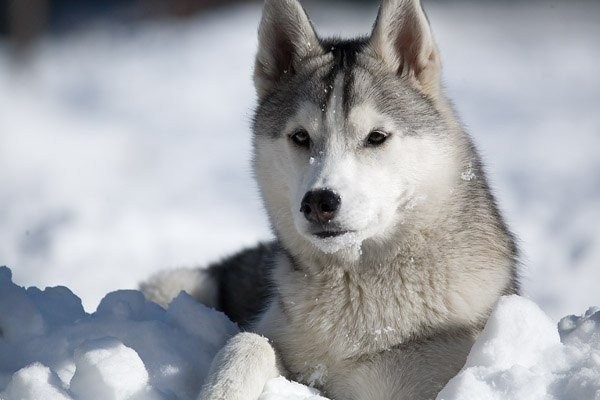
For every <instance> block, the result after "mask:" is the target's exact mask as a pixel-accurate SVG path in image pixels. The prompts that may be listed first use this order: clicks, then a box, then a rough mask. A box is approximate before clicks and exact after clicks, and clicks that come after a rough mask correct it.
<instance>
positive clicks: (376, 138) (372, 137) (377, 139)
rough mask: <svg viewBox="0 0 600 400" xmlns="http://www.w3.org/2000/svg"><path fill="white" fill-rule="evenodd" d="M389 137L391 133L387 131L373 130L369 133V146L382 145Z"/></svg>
mask: <svg viewBox="0 0 600 400" xmlns="http://www.w3.org/2000/svg"><path fill="white" fill-rule="evenodd" d="M388 137H389V135H388V134H387V133H385V132H382V131H380V130H374V131H373V132H371V133H369V136H368V137H367V146H369V147H377V146H381V145H382V144H383V143H385V141H386V140H387V139H388Z"/></svg>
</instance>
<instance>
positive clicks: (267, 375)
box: [198, 332, 280, 400]
mask: <svg viewBox="0 0 600 400" xmlns="http://www.w3.org/2000/svg"><path fill="white" fill-rule="evenodd" d="M277 365H278V363H277V356H276V354H275V350H274V349H273V347H271V345H270V344H269V341H268V340H267V339H266V338H264V337H262V336H260V335H257V334H254V333H248V332H243V333H239V334H237V335H236V336H234V337H233V338H231V339H230V340H229V342H227V344H226V345H225V347H223V348H222V349H221V350H220V351H219V353H217V355H216V357H215V359H214V360H213V362H212V365H211V367H210V373H209V377H208V380H207V382H206V384H205V385H204V388H203V389H202V391H201V392H200V395H199V397H198V400H255V399H258V397H259V396H260V394H261V393H262V391H263V388H264V386H265V383H266V382H267V381H268V380H269V379H271V378H274V377H277V376H279V375H280V371H279V368H278V366H277Z"/></svg>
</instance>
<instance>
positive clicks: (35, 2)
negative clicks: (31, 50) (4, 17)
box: [7, 0, 48, 53]
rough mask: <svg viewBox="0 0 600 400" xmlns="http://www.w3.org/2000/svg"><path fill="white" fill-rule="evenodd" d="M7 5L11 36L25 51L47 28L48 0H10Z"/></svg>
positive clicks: (16, 46) (20, 48)
mask: <svg viewBox="0 0 600 400" xmlns="http://www.w3.org/2000/svg"><path fill="white" fill-rule="evenodd" d="M7 6H8V12H7V14H8V34H9V38H10V40H11V42H12V43H13V45H14V47H15V50H16V51H17V52H18V53H23V52H25V51H26V50H27V48H28V47H29V45H30V44H31V43H32V42H33V41H34V40H35V39H36V38H37V37H38V36H39V35H40V34H41V33H42V32H43V31H44V29H45V28H46V23H47V18H48V0H8V4H7Z"/></svg>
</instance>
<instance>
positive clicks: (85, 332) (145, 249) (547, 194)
mask: <svg viewBox="0 0 600 400" xmlns="http://www.w3.org/2000/svg"><path fill="white" fill-rule="evenodd" d="M426 6H427V10H428V12H429V17H430V20H431V23H432V26H433V29H434V34H435V37H436V40H437V43H438V45H439V47H440V50H441V53H442V61H443V65H444V81H445V84H446V87H447V91H448V93H449V95H450V97H451V98H452V99H453V100H454V103H455V105H456V107H457V109H458V111H459V114H460V115H461V116H462V118H463V120H464V121H465V123H466V125H467V127H468V129H469V131H470V133H471V134H472V135H473V136H474V138H475V141H476V142H477V144H478V146H479V148H480V150H481V152H482V155H483V158H484V160H485V162H486V165H487V170H488V173H489V176H490V178H491V183H492V186H493V187H494V189H495V193H496V194H497V198H498V202H499V204H500V207H501V208H502V209H503V211H504V214H505V215H506V216H507V219H508V222H509V226H510V227H511V228H512V230H513V231H514V232H515V233H516V235H517V237H518V238H519V240H520V244H521V248H522V250H523V253H524V257H523V261H524V265H525V270H524V276H523V288H524V293H525V295H526V296H527V297H528V298H530V299H532V300H533V301H534V302H535V303H536V304H537V305H539V307H540V308H541V310H540V309H539V308H538V307H537V306H535V305H534V304H532V303H531V302H529V301H527V300H525V299H523V298H508V299H504V300H503V301H502V302H501V305H500V307H499V308H498V309H497V310H496V311H495V313H494V316H493V317H492V319H491V320H490V322H489V324H488V326H487V327H486V331H485V332H484V334H483V335H482V337H481V338H480V340H479V341H478V342H477V345H476V347H475V348H474V350H473V352H472V354H471V356H470V357H469V361H468V363H467V365H466V366H465V369H464V370H463V371H462V372H461V374H459V375H458V376H457V377H456V378H455V379H454V380H453V381H452V382H451V383H450V384H449V385H448V387H447V388H446V389H445V390H444V392H443V393H442V394H443V395H444V396H446V397H444V398H445V399H446V400H450V399H470V398H473V399H475V398H477V399H482V398H486V399H495V398H502V399H512V398H515V399H516V398H519V399H524V398H527V399H536V398H539V399H541V398H544V399H561V400H563V399H564V400H566V399H572V398H576V399H596V400H597V399H600V395H598V390H599V388H598V383H597V382H600V377H599V376H598V370H599V366H598V362H599V361H598V360H599V358H600V356H599V353H598V352H599V346H600V345H599V341H600V338H599V337H600V331H599V329H598V320H599V319H600V317H599V314H598V310H597V309H590V311H589V312H588V313H587V314H586V315H584V316H581V317H568V318H566V319H562V320H561V321H560V323H559V327H560V329H559V331H558V333H557V330H556V328H555V325H554V322H555V321H558V320H559V319H560V318H561V317H562V316H564V315H568V314H577V313H581V312H582V311H583V310H585V309H586V308H588V307H589V306H590V305H598V303H599V302H600V301H599V300H598V295H597V282H598V280H599V279H600V268H598V266H599V265H600V224H598V223H597V221H600V206H599V204H600V134H599V132H600V113H598V105H599V104H600V75H599V74H598V73H597V71H596V69H597V65H598V64H599V63H600V46H598V39H597V38H598V37H600V24H598V23H597V19H598V18H597V16H598V15H600V3H598V2H594V1H577V2H555V1H531V2H522V3H520V2H456V3H455V2H450V3H445V2H431V3H428V4H427V5H426ZM307 7H308V9H309V12H310V14H311V17H312V19H313V21H314V22H315V25H316V26H317V28H318V29H319V31H320V32H324V33H328V34H331V33H341V34H342V35H351V34H352V35H353V34H356V33H357V32H358V33H366V32H368V30H369V28H370V26H371V23H372V20H373V19H374V16H375V4H373V5H371V6H369V7H367V8H364V7H366V6H361V5H358V4H347V5H344V7H343V8H340V7H339V5H335V4H334V5H326V4H320V3H316V2H314V3H308V4H307ZM259 15H260V10H259V6H258V5H257V4H250V5H247V6H236V7H234V8H230V9H228V8H222V9H221V10H220V11H218V12H214V13H210V14H206V15H202V16H199V17H196V18H190V19H189V20H187V21H186V22H177V23H175V22H173V21H162V22H145V23H139V24H134V25H127V26H125V25H114V24H113V23H109V24H108V25H107V23H98V24H92V25H90V26H88V27H87V28H86V29H85V30H81V31H79V32H75V33H71V34H65V35H63V36H56V37H48V38H45V39H44V40H43V41H42V42H40V43H39V44H38V45H37V46H36V47H35V48H34V49H33V51H32V53H31V54H30V55H29V60H28V62H27V63H22V64H19V63H15V62H14V60H12V59H11V58H10V55H9V51H8V45H7V44H6V43H3V42H2V41H0V189H1V190H0V265H4V264H6V265H9V266H11V267H12V272H13V273H14V276H15V281H16V282H19V284H22V285H25V286H32V287H29V288H28V289H23V288H21V287H18V286H16V285H13V284H11V283H10V281H11V279H10V276H9V275H10V274H9V272H8V270H7V269H2V270H0V393H1V395H0V399H2V400H12V399H38V398H39V399H49V398H51V399H79V398H82V399H83V398H86V396H88V398H89V396H90V395H91V393H92V392H93V391H94V392H95V391H97V392H101V393H103V398H123V397H128V396H129V395H130V394H132V393H133V395H132V396H133V397H134V398H135V397H136V396H141V398H145V399H154V398H161V399H190V398H194V395H195V393H197V391H198V390H199V387H200V385H201V382H202V381H203V379H204V377H205V374H206V372H207V366H208V364H209V362H210V360H211V359H212V357H213V355H214V354H215V353H216V351H217V350H218V348H220V347H221V346H222V345H223V343H225V340H226V339H227V338H228V337H230V336H231V335H233V334H234V333H235V332H237V328H236V327H235V326H234V325H233V324H232V323H231V322H229V321H228V320H227V318H226V317H225V316H223V315H222V314H219V313H217V312H214V311H212V310H209V309H207V308H205V307H202V306H200V305H198V304H196V303H195V302H193V301H192V300H191V299H190V298H189V297H188V296H185V295H182V296H180V297H178V298H177V299H176V301H175V302H174V303H173V304H171V306H170V307H169V309H168V310H166V311H165V310H163V309H161V308H160V307H158V306H156V305H154V304H151V303H147V302H146V301H145V300H144V299H143V297H142V296H141V294H140V293H139V292H136V291H126V290H125V291H123V290H120V291H117V292H114V291H115V290H119V289H126V288H136V287H137V284H138V282H140V281H141V280H143V279H145V278H147V277H148V276H150V275H151V274H153V273H154V272H156V271H159V270H162V269H165V268H176V267H181V266H193V265H206V264H207V263H208V262H210V261H212V260H215V259H218V258H219V257H222V256H225V255H227V254H229V253H231V252H234V251H236V250H238V249H240V248H242V247H244V246H248V245H252V244H254V243H255V242H256V241H258V240H264V239H267V238H268V237H269V236H270V233H269V229H268V224H267V220H266V218H265V216H264V213H263V212H262V210H261V206H260V201H259V198H258V194H257V191H256V188H255V186H254V184H253V182H252V177H251V172H250V167H249V164H250V143H251V135H250V133H249V121H250V119H251V116H252V107H253V106H254V103H253V101H254V100H253V99H254V92H253V88H252V85H251V70H250V68H251V66H252V65H253V56H254V51H255V46H256V24H257V22H258V20H259ZM464 177H465V178H469V177H470V175H469V171H468V170H467V171H465V174H464ZM57 285H64V286H57ZM46 286H50V287H49V288H46V289H44V290H41V289H38V287H39V288H44V287H46ZM65 286H66V287H65ZM71 290H72V291H73V292H75V293H77V294H78V295H79V296H80V297H81V300H79V298H77V297H76V296H75V295H74V294H73V292H72V291H71ZM109 292H112V293H110V294H108V295H107V294H106V293H109ZM93 310H96V311H95V312H92V311H93ZM542 310H543V311H542ZM86 311H87V312H86ZM557 334H558V335H560V336H557ZM121 367H122V368H126V369H127V371H128V372H127V376H129V377H130V379H127V380H126V381H122V380H121V378H122V376H123V374H122V373H119V371H120V369H119V368H121ZM92 377H93V378H92ZM88 379H91V381H92V383H90V384H87V383H86V382H90V381H88ZM71 386H73V387H71ZM316 396H318V395H317V394H316V393H315V392H314V391H312V390H311V389H309V388H306V387H304V386H301V385H298V384H296V383H293V382H287V381H285V380H284V379H283V378H279V379H277V380H273V381H270V382H269V383H268V385H267V386H266V387H265V392H264V393H263V400H264V399H267V400H274V399H295V398H298V399H309V398H310V399H318V397H316Z"/></svg>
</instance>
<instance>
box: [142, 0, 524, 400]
mask: <svg viewBox="0 0 600 400" xmlns="http://www.w3.org/2000/svg"><path fill="white" fill-rule="evenodd" d="M254 80H255V86H256V89H257V94H258V107H257V110H256V115H255V118H254V150H255V157H254V169H255V176H256V179H257V181H258V184H259V187H260V191H261V195H262V198H263V202H264V205H265V208H266V210H267V213H268V216H269V218H270V222H271V225H272V227H273V231H274V232H275V234H276V237H277V240H276V242H274V243H270V244H263V245H260V246H259V247H257V248H255V249H250V250H246V251H244V252H242V253H240V254H238V255H235V256H234V257H232V258H230V259H228V260H225V261H223V262H222V263H220V264H217V265H214V266H212V267H211V268H209V269H208V270H205V271H202V270H196V271H192V272H179V273H178V275H177V276H172V277H171V278H170V279H169V278H165V277H164V276H163V277H160V276H159V277H157V278H153V280H151V281H149V282H148V283H146V284H144V285H143V289H144V290H145V292H146V293H147V295H148V296H149V297H151V298H154V299H157V300H159V301H161V302H162V303H163V304H164V303H166V302H168V300H169V297H170V296H171V295H172V294H173V293H174V292H175V289H176V285H174V283H176V282H177V281H178V280H185V284H182V285H181V288H183V289H186V290H188V291H190V292H191V293H192V294H194V295H195V296H196V297H197V298H199V299H202V300H203V301H206V302H209V303H210V304H214V305H216V306H217V308H219V309H221V310H223V311H225V312H226V313H227V314H228V315H229V316H230V317H231V318H232V319H233V320H235V321H236V322H238V323H240V324H241V325H243V326H244V327H246V328H247V329H248V330H249V331H252V332H255V333H258V334H260V335H263V336H265V337H267V338H268V339H269V343H270V345H269V344H268V343H266V342H265V340H264V339H263V338H262V337H261V336H259V335H256V334H253V333H245V334H243V336H241V337H237V338H234V339H233V340H232V341H231V342H230V343H229V344H228V345H227V346H226V347H225V348H224V349H223V350H222V351H221V353H220V354H219V356H217V357H216V359H215V361H214V363H213V367H212V368H211V378H210V379H209V381H208V383H207V384H206V386H205V388H204V390H203V392H202V393H201V395H200V397H201V398H202V399H207V400H209V399H210V400H212V399H228V400H234V399H242V398H243V399H249V398H257V397H258V395H259V394H260V389H261V388H262V386H263V384H264V382H265V381H266V379H268V378H269V377H271V376H274V375H277V374H284V375H286V376H289V377H291V378H293V379H296V380H299V381H301V382H304V383H307V384H311V385H314V386H317V387H319V388H320V389H321V390H323V391H324V393H325V394H326V395H327V396H330V397H332V398H334V399H338V400H341V399H344V400H346V399H360V400H371V399H372V400H381V399H411V400H419V399H431V398H434V397H435V395H436V393H437V392H438V391H439V390H440V389H441V388H442V387H443V385H444V384H445V383H446V382H447V381H448V379H450V378H451V377H452V376H453V375H455V374H456V373H457V372H458V370H459V369H460V368H461V366H462V365H463V363H464V361H465V358H466V356H467V354H468V351H469V349H470V347H471V345H472V343H473V341H474V338H475V337H476V336H477V334H478V333H479V332H480V330H481V328H482V327H483V325H484V323H485V321H486V319H487V317H488V315H489V313H490V310H491V308H492V307H493V305H494V303H495V302H496V301H497V299H498V298H499V297H500V296H501V295H502V294H509V293H516V292H518V284H517V279H516V276H517V272H516V270H517V265H518V263H517V251H516V247H515V244H514V240H513V238H512V236H511V234H510V232H509V231H508V230H507V228H506V227H505V225H504V222H503V220H502V218H501V216H500V214H499V212H498V210H497V207H496V205H495V202H494V198H493V196H492V194H491V193H490V190H489V188H488V185H487V182H486V178H485V176H484V172H483V170H482V167H481V162H480V160H479V156H478V155H477V153H476V150H475V148H474V146H473V144H472V142H471V140H470V138H469V137H468V135H467V134H466V133H465V132H464V130H463V128H462V127H461V125H460V122H459V121H458V119H457V117H456V116H455V114H454V112H453V110H452V108H451V106H450V105H449V102H448V100H447V99H446V98H445V97H444V94H443V92H442V89H441V85H440V61H439V54H438V51H437V48H436V46H435V43H434V40H433V36H432V33H431V30H430V28H429V24H428V22H427V18H426V16H425V14H424V12H423V10H422V8H421V5H420V4H419V2H418V1H417V0H384V1H383V3H382V5H381V8H380V10H379V15H378V17H377V21H376V23H375V26H374V28H373V32H372V34H371V36H370V37H369V38H362V39H357V40H337V39H321V38H319V37H318V36H317V35H316V33H315V32H314V30H313V27H312V26H311V24H310V22H309V20H308V17H307V16H306V14H305V12H304V10H303V9H302V7H301V6H300V4H299V3H298V1H297V0H267V1H266V3H265V7H264V12H263V18H262V22H261V24H260V29H259V48H258V53H257V57H256V65H255V74H254ZM186 274H191V275H186ZM190 282H198V283H197V284H192V285H190ZM191 286H193V287H191ZM157 294H158V295H157Z"/></svg>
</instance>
